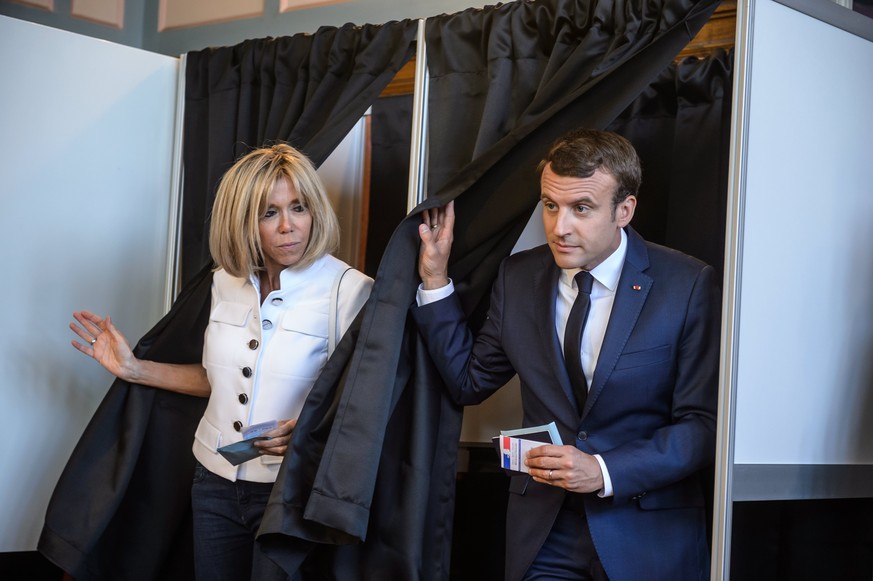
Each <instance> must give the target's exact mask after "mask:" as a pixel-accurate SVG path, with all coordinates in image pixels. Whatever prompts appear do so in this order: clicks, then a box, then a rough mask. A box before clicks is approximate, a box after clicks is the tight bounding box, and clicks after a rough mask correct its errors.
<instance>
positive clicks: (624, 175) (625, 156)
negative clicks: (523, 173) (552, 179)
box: [537, 129, 642, 211]
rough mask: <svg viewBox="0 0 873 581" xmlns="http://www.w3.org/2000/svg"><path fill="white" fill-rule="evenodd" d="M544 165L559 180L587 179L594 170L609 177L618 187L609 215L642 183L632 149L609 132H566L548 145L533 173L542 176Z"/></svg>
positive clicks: (636, 158) (635, 156)
mask: <svg viewBox="0 0 873 581" xmlns="http://www.w3.org/2000/svg"><path fill="white" fill-rule="evenodd" d="M550 164H551V165H550ZM547 165H550V168H551V170H552V172H554V173H555V174H556V175H559V176H562V177H574V178H589V177H591V176H592V175H594V172H595V171H596V170H598V169H599V170H601V171H604V172H606V173H608V174H609V175H611V176H612V177H613V178H614V179H615V181H616V183H617V184H618V187H617V188H616V190H615V193H613V195H612V209H613V211H615V208H617V207H618V205H619V204H620V203H621V202H622V201H624V200H625V199H626V198H627V197H628V196H636V195H637V192H638V191H639V189H640V182H641V181H642V169H641V167H640V158H639V156H638V155H637V152H636V150H635V149H634V146H633V145H631V142H630V141H628V140H627V139H625V138H624V137H622V136H621V135H619V134H617V133H613V132H611V131H598V130H595V129H575V130H573V131H570V132H569V133H567V134H565V135H563V136H562V137H560V138H558V140H557V141H555V142H554V143H553V144H552V146H551V147H550V148H549V151H548V153H546V156H545V157H544V158H543V160H542V161H541V162H540V163H539V165H538V166H537V172H538V173H539V174H540V175H542V172H543V170H544V169H545V167H546V166H547Z"/></svg>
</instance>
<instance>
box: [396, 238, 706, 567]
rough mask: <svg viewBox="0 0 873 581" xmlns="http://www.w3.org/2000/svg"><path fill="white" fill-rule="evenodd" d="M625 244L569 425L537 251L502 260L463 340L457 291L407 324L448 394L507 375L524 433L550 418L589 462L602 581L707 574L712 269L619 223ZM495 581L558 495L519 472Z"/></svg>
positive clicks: (533, 549) (482, 389)
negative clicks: (596, 457)
mask: <svg viewBox="0 0 873 581" xmlns="http://www.w3.org/2000/svg"><path fill="white" fill-rule="evenodd" d="M627 235H628V249H627V257H626V259H625V264H624V267H623V269H622V273H621V278H620V280H619V285H618V289H617V290H616V296H615V303H614V305H613V309H612V314H611V316H610V320H609V324H608V326H607V330H606V335H605V337H604V341H603V347H602V350H601V352H600V357H599V359H598V362H597V367H596V369H595V372H594V379H593V382H592V385H591V388H590V391H589V396H588V400H587V402H586V404H585V409H584V411H583V413H582V417H581V418H580V417H579V415H578V413H577V411H576V409H575V404H574V401H575V400H574V397H573V392H572V388H571V386H570V381H569V379H568V376H567V372H566V369H565V367H564V361H563V356H562V355H561V349H560V344H559V341H558V336H557V333H556V331H555V297H556V293H557V284H558V278H559V275H560V270H559V268H558V267H557V265H556V264H555V262H554V260H553V258H552V255H551V252H550V251H549V248H548V247H547V246H541V247H538V248H534V249H532V250H529V251H526V252H522V253H519V254H516V255H513V256H511V257H509V258H507V259H506V260H505V261H504V262H503V264H502V266H501V269H500V272H499V274H498V278H497V280H496V281H495V283H494V287H493V290H492V296H491V305H490V308H489V311H488V319H487V320H486V322H485V323H484V325H483V327H482V329H481V330H480V332H479V334H478V335H477V336H476V337H475V338H474V337H473V336H472V334H471V333H470V331H469V329H468V328H467V326H466V323H465V322H464V317H463V313H462V311H461V307H460V304H459V302H458V300H457V298H456V295H453V296H452V297H449V298H447V299H445V300H442V301H438V302H436V303H433V304H430V305H427V306H424V307H419V308H414V309H413V316H414V317H415V320H416V322H417V324H418V325H419V328H420V329H421V331H422V334H423V335H424V337H425V340H426V341H427V343H428V350H429V351H430V353H431V356H432V358H433V359H434V361H435V363H436V365H437V368H438V369H439V370H440V373H441V375H442V377H443V379H444V381H445V382H446V385H447V387H448V389H449V391H450V392H451V394H452V396H453V397H454V398H455V399H456V400H457V401H458V402H459V403H462V404H465V405H469V404H476V403H479V402H481V401H483V400H484V399H485V398H487V397H488V396H489V395H491V394H492V393H493V392H494V391H496V390H497V389H499V388H500V387H502V386H503V385H504V384H505V383H506V382H507V381H508V380H509V379H510V378H511V377H512V376H513V375H514V374H516V373H517V374H518V376H519V379H520V382H521V398H522V407H523V412H524V425H525V426H535V425H540V424H545V423H548V422H550V421H553V420H554V421H555V422H556V423H557V425H558V428H559V430H560V432H561V437H562V438H563V440H564V443H565V444H570V443H575V445H576V447H577V448H579V449H580V450H582V451H584V452H586V453H589V454H595V453H596V454H600V455H601V457H602V458H603V460H604V462H605V463H606V466H607V468H608V470H609V474H610V477H611V479H612V484H613V488H614V496H613V497H611V498H600V497H598V496H597V495H596V494H586V495H584V505H585V511H586V515H587V518H588V523H589V528H590V530H591V536H592V538H593V540H594V544H595V547H596V549H597V553H598V556H599V557H600V559H601V562H602V563H603V566H604V568H605V570H606V572H607V574H608V575H609V577H610V579H612V580H613V581H622V580H628V581H638V580H640V579H646V580H647V581H653V580H659V579H663V580H665V581H681V580H686V579H687V580H690V579H701V580H704V579H708V578H709V554H708V549H707V541H706V529H705V510H704V508H705V507H704V495H703V490H702V487H701V484H700V480H699V478H698V473H699V471H700V470H701V469H702V468H704V467H706V466H708V465H709V464H711V463H712V461H713V456H714V449H715V423H716V400H717V374H718V352H719V312H720V306H719V304H720V301H719V292H718V289H717V286H716V283H715V276H714V271H713V269H712V268H711V267H709V266H707V265H705V264H703V263H702V262H700V261H698V260H696V259H694V258H691V257H689V256H687V255H684V254H682V253H680V252H677V251H674V250H671V249H668V248H664V247H662V246H658V245H655V244H651V243H647V242H645V241H644V240H643V239H642V238H641V237H640V236H639V235H638V234H637V233H636V232H634V230H633V229H631V228H627ZM509 496H510V500H509V506H508V510H507V535H506V542H507V551H506V578H507V579H519V578H521V577H522V576H523V575H524V573H525V571H526V570H527V568H528V566H529V565H530V563H531V562H532V560H533V559H534V557H535V556H536V553H537V552H538V551H539V549H540V547H541V546H542V544H543V542H544V541H545V539H546V536H547V535H548V533H549V530H550V529H551V527H552V524H553V522H554V519H555V516H556V515H557V513H558V511H559V510H560V507H561V504H562V502H563V500H564V496H565V492H564V490H563V489H560V488H557V487H553V486H547V485H543V484H538V483H536V482H533V481H532V480H531V479H530V478H529V477H528V476H527V475H519V476H514V477H513V478H512V481H511V483H510V495H509Z"/></svg>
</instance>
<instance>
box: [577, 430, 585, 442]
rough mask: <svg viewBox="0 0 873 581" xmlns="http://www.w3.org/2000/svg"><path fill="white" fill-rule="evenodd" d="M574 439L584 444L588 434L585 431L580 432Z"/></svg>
mask: <svg viewBox="0 0 873 581" xmlns="http://www.w3.org/2000/svg"><path fill="white" fill-rule="evenodd" d="M576 437H577V438H579V439H580V440H582V441H583V442H584V441H585V440H587V439H588V432H586V431H585V430H582V431H581V432H579V433H578V434H576Z"/></svg>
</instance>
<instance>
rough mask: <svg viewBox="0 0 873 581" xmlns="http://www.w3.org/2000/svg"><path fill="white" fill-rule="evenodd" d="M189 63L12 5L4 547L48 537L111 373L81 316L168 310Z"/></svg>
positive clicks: (128, 328)
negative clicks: (77, 324) (64, 26)
mask: <svg viewBox="0 0 873 581" xmlns="http://www.w3.org/2000/svg"><path fill="white" fill-rule="evenodd" d="M21 54H27V55H28V57H27V59H21V58H18V57H19V55H21ZM178 68H179V61H178V59H176V58H170V57H166V56H163V55H156V54H153V53H147V52H144V51H141V50H137V49H132V48H129V47H126V46H120V45H115V44H111V43H107V42H102V41H97V40H94V39H92V38H87V37H84V36H80V35H75V34H71V33H68V32H64V31H59V30H55V29H53V28H47V27H44V26H37V25H34V24H31V23H28V22H24V21H21V20H16V19H12V18H6V17H2V16H0V76H2V78H3V80H4V88H3V91H2V92H0V127H2V128H3V137H4V139H3V141H2V142H0V175H2V176H3V189H2V195H3V211H2V212H0V249H2V250H0V253H2V254H0V259H2V264H3V281H4V288H3V301H2V303H0V320H2V321H3V325H2V328H0V378H2V379H0V396H2V399H3V401H4V402H5V404H6V405H5V408H4V423H3V426H4V436H3V438H2V439H0V458H2V461H3V464H2V465H3V470H2V471H0V498H3V502H2V503H0V552H2V551H27V550H33V549H35V548H36V541H37V538H38V536H39V532H40V530H41V528H42V521H43V515H44V514H45V508H46V505H47V502H48V499H49V496H50V495H51V492H52V490H53V489H54V486H55V483H56V482H57V479H58V476H59V475H60V473H61V470H62V469H63V467H64V464H65V463H66V461H67V458H69V456H70V452H71V451H72V449H73V446H74V445H75V443H76V442H77V441H78V438H79V435H80V434H81V433H82V431H83V430H84V428H85V425H86V424H87V422H88V419H89V418H90V417H91V415H92V414H93V413H94V410H95V409H96V407H97V405H98V403H99V402H100V401H101V399H102V398H103V396H104V394H105V393H106V390H107V389H108V388H109V384H110V383H111V378H110V376H109V374H108V373H107V372H105V371H104V370H103V369H102V368H101V367H100V366H99V365H98V364H97V363H95V362H94V361H93V360H91V359H90V358H88V357H86V356H84V355H82V354H80V353H78V352H77V351H75V350H74V349H73V347H71V346H70V340H71V339H72V338H73V334H72V332H71V331H70V330H69V329H68V328H67V324H68V323H69V322H70V321H72V312H73V311H74V310H79V309H88V310H92V311H95V312H97V313H99V314H110V315H112V320H113V322H114V323H115V324H116V325H117V326H118V328H119V329H120V330H121V331H122V332H123V333H124V334H125V335H126V337H127V338H128V340H129V341H131V342H136V340H137V339H138V338H139V337H140V336H142V335H143V334H144V333H145V331H147V330H148V329H149V328H150V327H151V326H152V325H153V324H154V322H155V321H157V320H158V319H159V318H160V316H161V315H162V314H163V313H164V307H165V302H164V295H165V290H166V289H165V281H166V280H167V278H168V275H167V268H168V265H167V262H168V259H167V256H168V254H169V243H168V239H169V233H170V230H171V226H170V216H171V204H172V195H171V183H172V173H171V170H172V160H173V154H174V149H173V132H174V127H175V125H174V123H175V117H176V115H175V113H176V111H175V106H176V87H177V75H178ZM0 576H2V574H0Z"/></svg>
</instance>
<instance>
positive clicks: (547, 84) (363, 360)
mask: <svg viewBox="0 0 873 581" xmlns="http://www.w3.org/2000/svg"><path fill="white" fill-rule="evenodd" d="M716 5H717V1H716V0H700V1H692V0H661V1H642V2H640V1H636V2H633V1H632V2H606V1H600V2H598V1H596V0H538V1H535V2H514V3H510V4H505V5H498V6H495V7H488V8H484V9H481V10H468V11H465V12H462V13H459V14H456V15H448V16H441V17H436V18H433V19H430V20H428V23H427V42H428V65H429V69H430V75H431V79H430V85H431V96H430V101H429V115H430V134H429V142H430V153H429V170H428V181H429V190H430V192H431V195H430V198H429V199H428V200H427V201H426V202H425V203H424V204H422V205H421V206H420V207H419V208H418V210H419V211H420V210H421V209H423V208H428V207H434V206H437V205H442V204H445V203H447V202H448V201H449V200H453V199H454V200H456V210H457V213H458V220H457V222H456V230H455V244H454V248H453V253H452V258H451V262H450V275H451V276H452V278H453V279H454V281H455V283H456V288H457V291H458V293H459V296H460V298H461V300H462V303H464V306H465V309H466V310H467V312H468V313H470V314H471V315H473V323H474V326H475V320H476V316H481V312H482V311H483V310H484V307H485V306H487V293H488V290H489V289H490V286H491V283H492V281H493V279H494V277H495V276H496V272H497V267H498V265H499V262H500V260H502V259H503V258H504V257H505V256H506V255H507V254H508V253H509V251H510V250H511V248H512V247H513V245H514V244H515V241H516V240H517V238H518V235H519V233H520V232H521V230H522V229H523V228H524V225H525V224H526V222H527V220H528V218H529V216H530V214H531V211H532V209H533V208H534V206H535V205H536V203H537V200H538V198H539V194H538V184H537V179H536V175H535V167H536V164H537V162H538V160H539V159H540V158H541V156H542V155H543V153H544V152H545V150H546V148H547V147H548V145H549V144H550V143H551V142H552V141H553V140H554V139H555V138H556V137H558V136H559V135H561V134H563V133H564V132H566V131H567V130H569V129H570V128H572V127H576V126H590V127H599V128H605V127H606V126H607V125H609V123H611V122H612V121H613V120H614V119H615V118H616V117H617V116H618V115H619V114H620V113H621V112H622V111H623V110H624V109H625V108H627V106H628V105H629V104H630V103H631V102H633V100H634V99H636V98H637V96H638V95H639V94H640V93H641V92H642V91H643V90H644V89H645V88H646V86H648V85H649V84H650V83H651V82H652V81H653V80H654V79H655V78H656V77H657V76H658V75H659V74H660V73H661V71H663V70H664V69H665V68H666V67H667V66H668V65H669V64H670V62H671V61H672V60H673V58H674V57H675V55H676V54H678V52H679V51H680V50H681V49H682V48H683V47H684V46H685V45H686V44H687V43H688V41H689V40H690V39H691V38H692V37H693V35H694V34H695V33H696V32H697V30H699V29H700V28H701V27H702V26H703V24H704V23H705V21H706V20H707V18H708V17H709V15H710V14H711V13H712V11H713V10H714V9H715V7H716ZM417 213H418V212H413V215H411V216H409V217H407V218H406V219H404V220H403V221H402V222H401V223H400V225H399V226H398V227H397V228H396V229H395V231H394V233H393V235H392V237H391V240H390V241H389V243H388V246H387V247H386V249H385V252H384V254H383V256H382V261H381V263H380V266H379V269H378V271H377V276H376V283H375V285H374V287H373V291H372V294H371V297H370V300H369V301H368V303H367V306H366V307H365V310H364V312H363V313H362V317H361V321H360V328H359V331H358V332H359V334H358V336H357V340H356V342H355V344H354V345H347V346H346V348H345V349H342V350H341V349H338V350H337V352H336V353H335V355H334V357H332V358H331V360H329V361H328V363H327V366H326V368H325V370H324V372H323V374H322V376H321V377H320V378H319V380H318V381H317V382H316V384H315V386H314V387H313V390H312V392H311V395H310V398H309V399H308V400H307V403H306V405H305V406H304V409H303V411H302V412H301V415H300V418H299V421H298V425H297V428H296V430H295V439H299V440H297V441H302V442H305V443H306V444H305V445H301V446H292V448H291V450H289V453H288V454H287V455H286V458H285V462H284V464H283V466H282V469H281V470H280V475H279V479H278V480H277V482H276V486H275V487H274V489H273V494H272V496H271V499H270V503H269V505H268V507H267V511H266V514H265V517H264V521H263V523H262V526H261V529H260V532H259V541H260V542H261V543H262V544H263V546H264V547H265V550H266V551H267V553H268V554H269V555H270V556H271V557H272V558H274V559H275V560H276V561H277V562H279V563H280V564H281V565H282V566H283V567H285V568H286V570H288V571H289V572H290V571H295V570H298V569H300V570H304V571H305V570H306V568H307V565H310V566H312V567H314V570H315V571H318V573H317V574H316V578H342V579H374V578H396V579H446V578H447V577H448V571H449V559H450V543H451V522H452V517H453V514H452V508H453V502H454V475H455V469H456V466H455V464H456V453H457V450H456V448H457V443H458V436H459V432H460V416H461V414H460V409H458V408H457V407H456V406H454V405H453V404H451V402H449V401H448V399H447V397H446V395H445V391H444V388H443V386H442V383H441V380H440V379H439V376H438V374H437V373H436V372H435V370H434V369H433V368H432V364H431V362H430V360H429V357H428V356H427V353H426V349H425V348H424V346H423V344H422V342H421V340H420V337H419V336H418V333H417V330H416V329H415V327H414V325H413V324H412V322H411V321H409V320H408V309H409V307H410V306H411V305H412V304H413V303H414V300H415V290H416V288H417V286H418V283H419V279H418V274H417V259H418V246H419V245H418V223H419V222H420V218H419V217H418V215H417ZM447 523H448V525H447ZM321 566H324V567H327V568H328V569H329V571H325V570H323V569H320V567H321Z"/></svg>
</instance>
